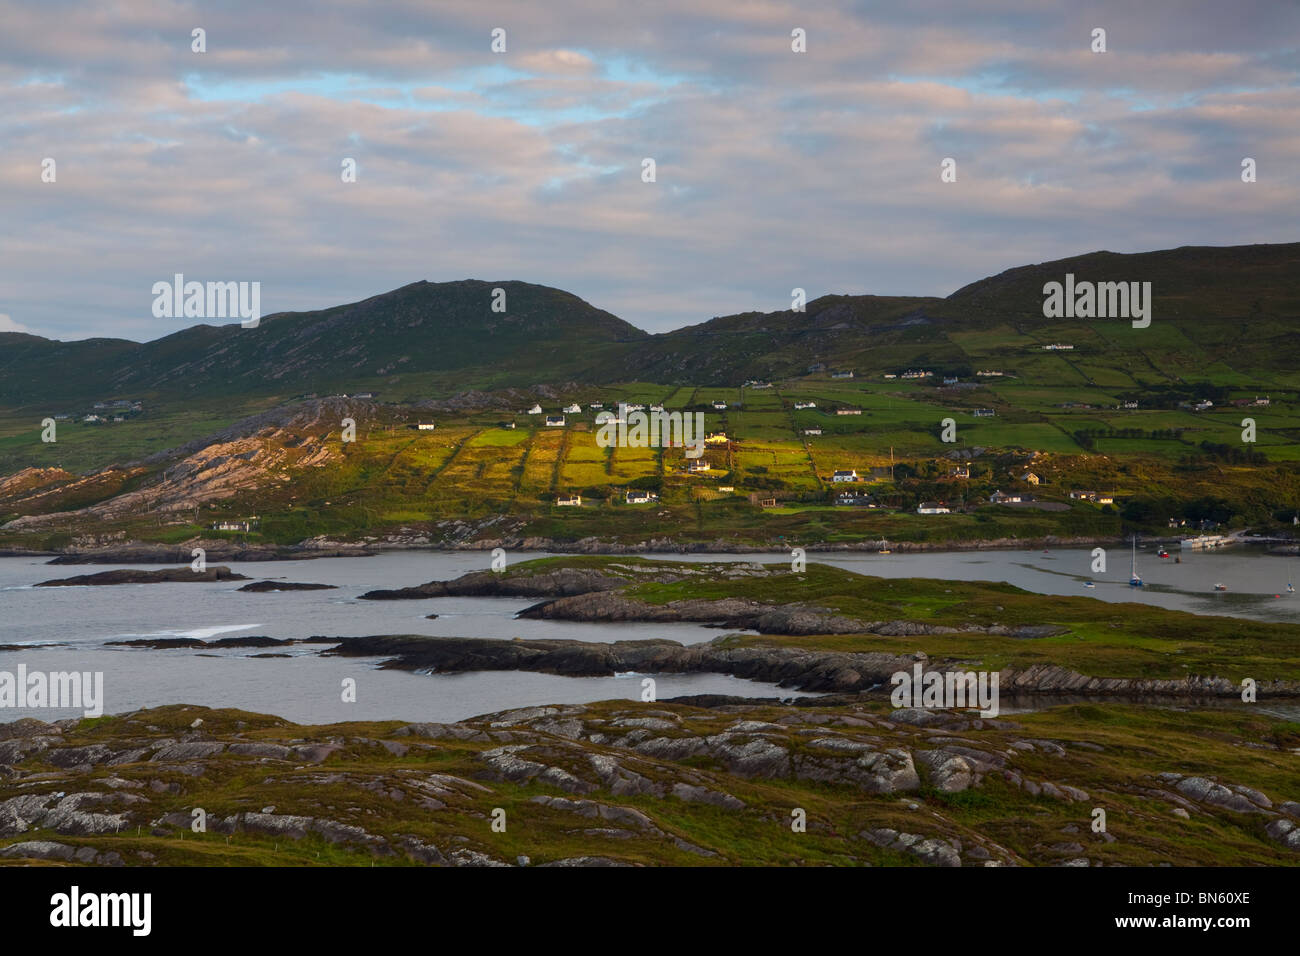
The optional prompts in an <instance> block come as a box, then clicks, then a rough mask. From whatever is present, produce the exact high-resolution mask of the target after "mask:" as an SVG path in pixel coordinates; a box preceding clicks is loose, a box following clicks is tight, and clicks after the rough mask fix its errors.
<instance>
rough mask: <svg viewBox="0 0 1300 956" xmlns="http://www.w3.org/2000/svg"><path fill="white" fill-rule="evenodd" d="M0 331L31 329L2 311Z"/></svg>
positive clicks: (0, 313)
mask: <svg viewBox="0 0 1300 956" xmlns="http://www.w3.org/2000/svg"><path fill="white" fill-rule="evenodd" d="M0 332H29V333H30V332H31V329H29V328H27V326H25V325H20V324H19V323H17V322H15V321H14V320H13V319H11V318H9V316H7V315H5V314H4V313H3V312H0Z"/></svg>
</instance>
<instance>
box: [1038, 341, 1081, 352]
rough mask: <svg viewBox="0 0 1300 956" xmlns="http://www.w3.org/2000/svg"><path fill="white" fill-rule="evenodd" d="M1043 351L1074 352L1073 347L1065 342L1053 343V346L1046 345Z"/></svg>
mask: <svg viewBox="0 0 1300 956" xmlns="http://www.w3.org/2000/svg"><path fill="white" fill-rule="evenodd" d="M1043 349H1044V350H1045V351H1048V352H1073V351H1074V346H1073V345H1066V344H1065V343H1064V342H1053V343H1052V344H1051V345H1044V346H1043Z"/></svg>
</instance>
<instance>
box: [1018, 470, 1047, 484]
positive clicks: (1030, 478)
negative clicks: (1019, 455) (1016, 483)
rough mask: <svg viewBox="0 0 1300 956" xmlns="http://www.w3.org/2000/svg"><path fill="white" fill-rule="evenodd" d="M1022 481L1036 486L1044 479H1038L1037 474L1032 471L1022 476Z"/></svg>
mask: <svg viewBox="0 0 1300 956" xmlns="http://www.w3.org/2000/svg"><path fill="white" fill-rule="evenodd" d="M1020 480H1021V481H1027V482H1029V483H1030V484H1031V485H1036V484H1038V483H1039V482H1040V481H1041V480H1042V479H1041V478H1039V477H1038V476H1037V475H1036V474H1034V473H1033V472H1032V471H1027V472H1025V473H1024V474H1023V475H1021V476H1020Z"/></svg>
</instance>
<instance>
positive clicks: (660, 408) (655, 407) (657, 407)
mask: <svg viewBox="0 0 1300 956" xmlns="http://www.w3.org/2000/svg"><path fill="white" fill-rule="evenodd" d="M663 410H664V407H663V406H662V405H651V406H650V411H652V412H662V411H663Z"/></svg>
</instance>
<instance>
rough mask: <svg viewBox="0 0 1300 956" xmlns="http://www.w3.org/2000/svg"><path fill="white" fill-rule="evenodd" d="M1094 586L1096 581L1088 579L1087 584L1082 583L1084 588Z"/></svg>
mask: <svg viewBox="0 0 1300 956" xmlns="http://www.w3.org/2000/svg"><path fill="white" fill-rule="evenodd" d="M1096 586H1097V585H1096V583H1095V582H1092V581H1089V582H1088V583H1087V584H1085V585H1084V587H1085V588H1095V587H1096Z"/></svg>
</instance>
